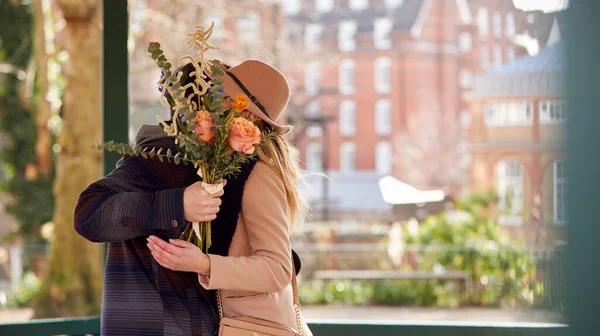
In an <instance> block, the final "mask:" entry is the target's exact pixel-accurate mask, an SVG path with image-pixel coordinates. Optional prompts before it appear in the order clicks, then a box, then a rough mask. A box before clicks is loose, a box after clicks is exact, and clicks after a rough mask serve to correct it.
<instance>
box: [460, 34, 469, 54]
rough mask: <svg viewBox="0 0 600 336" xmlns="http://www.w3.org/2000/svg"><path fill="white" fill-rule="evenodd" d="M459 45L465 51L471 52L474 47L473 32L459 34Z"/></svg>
mask: <svg viewBox="0 0 600 336" xmlns="http://www.w3.org/2000/svg"><path fill="white" fill-rule="evenodd" d="M458 47H459V48H460V51H462V52H463V53H466V52H469V51H471V49H473V38H472V37H471V33H468V32H462V33H460V35H459V36H458Z"/></svg>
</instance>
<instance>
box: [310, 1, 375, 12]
mask: <svg viewBox="0 0 600 336" xmlns="http://www.w3.org/2000/svg"><path fill="white" fill-rule="evenodd" d="M317 1H318V0H317ZM348 8H350V9H351V10H353V11H356V12H358V11H363V10H365V9H367V8H369V0H348Z"/></svg>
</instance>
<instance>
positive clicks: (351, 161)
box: [340, 142, 356, 172]
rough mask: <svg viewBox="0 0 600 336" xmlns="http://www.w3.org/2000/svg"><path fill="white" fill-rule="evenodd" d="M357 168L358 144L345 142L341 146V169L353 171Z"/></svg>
mask: <svg viewBox="0 0 600 336" xmlns="http://www.w3.org/2000/svg"><path fill="white" fill-rule="evenodd" d="M354 170H356V144H355V143H354V142H344V143H343V144H342V145H341V146H340V171H343V172H352V171H354Z"/></svg>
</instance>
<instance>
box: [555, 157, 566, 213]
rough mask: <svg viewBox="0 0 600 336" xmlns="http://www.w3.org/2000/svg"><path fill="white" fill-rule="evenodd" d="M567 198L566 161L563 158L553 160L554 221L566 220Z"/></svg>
mask: <svg viewBox="0 0 600 336" xmlns="http://www.w3.org/2000/svg"><path fill="white" fill-rule="evenodd" d="M566 200H567V163H566V162H565V161H564V160H559V161H556V162H554V222H556V223H564V222H565V221H566Z"/></svg>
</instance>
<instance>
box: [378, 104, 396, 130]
mask: <svg viewBox="0 0 600 336" xmlns="http://www.w3.org/2000/svg"><path fill="white" fill-rule="evenodd" d="M383 112H386V113H387V116H386V117H385V118H384V117H382V116H381V114H382V113H383ZM385 120H387V121H388V122H385ZM375 133H376V134H377V135H390V134H391V133H392V101H391V100H390V99H379V100H377V101H376V102H375Z"/></svg>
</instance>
